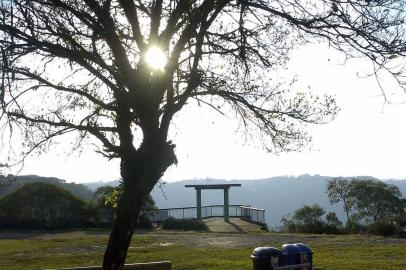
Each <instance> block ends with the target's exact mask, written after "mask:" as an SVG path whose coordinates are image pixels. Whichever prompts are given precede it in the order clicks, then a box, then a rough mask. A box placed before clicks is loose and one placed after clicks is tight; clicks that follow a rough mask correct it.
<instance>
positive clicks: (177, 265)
mask: <svg viewBox="0 0 406 270" xmlns="http://www.w3.org/2000/svg"><path fill="white" fill-rule="evenodd" d="M107 237H108V233H107V232H105V231H78V232H64V233H56V234H44V233H24V234H23V233H13V232H11V233H10V232H9V233H7V232H0V269H7V270H13V269H24V270H29V269H49V268H61V267H73V266H90V265H100V264H101V261H102V257H103V251H104V249H105V244H106V242H107ZM295 242H302V243H305V244H307V245H309V246H310V247H311V248H312V249H313V251H314V269H345V270H349V269H354V270H355V269H356V270H360V269H365V270H367V269H382V270H383V269H393V270H401V269H406V239H393V238H381V237H373V236H369V237H366V236H326V235H293V234H274V233H255V234H220V233H193V232H179V233H175V232H163V231H160V232H138V233H137V234H136V236H135V237H134V239H133V242H132V244H131V247H130V250H129V254H128V259H127V262H128V263H135V262H147V261H162V260H170V261H172V263H173V269H174V270H189V269H212V270H214V269H215V270H225V269H233V270H239V269H241V270H242V269H252V262H251V259H250V255H251V252H252V250H253V248H254V247H257V246H275V247H280V246H281V244H283V243H295Z"/></svg>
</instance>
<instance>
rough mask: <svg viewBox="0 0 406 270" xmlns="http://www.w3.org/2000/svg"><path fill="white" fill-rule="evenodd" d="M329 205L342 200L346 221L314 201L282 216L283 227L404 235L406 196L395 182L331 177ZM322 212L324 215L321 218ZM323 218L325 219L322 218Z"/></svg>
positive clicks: (328, 184) (304, 231) (304, 229)
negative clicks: (310, 204) (387, 182)
mask: <svg viewBox="0 0 406 270" xmlns="http://www.w3.org/2000/svg"><path fill="white" fill-rule="evenodd" d="M326 193H327V195H328V198H329V200H330V203H331V204H337V203H341V204H342V205H343V208H344V211H345V213H346V219H347V220H346V223H345V225H343V223H342V222H341V221H340V220H339V219H338V218H337V215H336V214H335V213H334V212H329V213H327V215H325V213H326V212H325V211H324V210H323V209H322V208H321V207H320V206H319V205H317V204H314V205H312V206H309V205H305V206H303V207H302V208H299V209H297V210H296V211H295V212H294V213H293V215H288V216H285V217H283V218H282V220H281V222H282V224H283V227H284V230H285V231H288V232H295V233H330V234H340V233H362V232H366V233H370V234H378V235H383V236H392V235H398V236H403V237H404V236H406V233H405V231H404V229H403V228H404V227H405V223H406V212H405V209H406V199H405V198H403V197H402V194H401V192H400V191H399V189H398V188H397V187H396V186H395V185H390V184H386V183H384V182H382V181H378V180H371V179H367V180H360V179H346V178H334V179H331V180H329V181H328V182H327V185H326ZM324 215H325V217H324ZM323 217H324V218H323Z"/></svg>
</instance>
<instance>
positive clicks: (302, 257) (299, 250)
mask: <svg viewBox="0 0 406 270" xmlns="http://www.w3.org/2000/svg"><path fill="white" fill-rule="evenodd" d="M282 252H283V253H284V265H286V266H287V265H292V266H293V265H298V267H295V268H291V269H294V270H312V268H313V252H312V250H311V249H310V248H309V247H308V246H306V245H305V244H302V243H297V244H285V245H283V246H282ZM299 265H300V266H299Z"/></svg>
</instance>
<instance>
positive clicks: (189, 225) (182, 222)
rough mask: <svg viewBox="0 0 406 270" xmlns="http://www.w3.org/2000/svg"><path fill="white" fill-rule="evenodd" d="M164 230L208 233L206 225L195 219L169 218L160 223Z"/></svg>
mask: <svg viewBox="0 0 406 270" xmlns="http://www.w3.org/2000/svg"><path fill="white" fill-rule="evenodd" d="M162 229H164V230H186V231H208V230H209V227H207V225H206V223H204V222H202V221H198V220H196V219H175V218H170V219H167V220H165V221H164V222H163V223H162Z"/></svg>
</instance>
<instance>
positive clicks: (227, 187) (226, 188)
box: [185, 184, 241, 222]
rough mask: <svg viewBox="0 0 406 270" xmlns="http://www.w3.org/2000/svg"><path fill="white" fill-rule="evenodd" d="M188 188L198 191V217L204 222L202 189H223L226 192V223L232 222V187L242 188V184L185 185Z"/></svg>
mask: <svg viewBox="0 0 406 270" xmlns="http://www.w3.org/2000/svg"><path fill="white" fill-rule="evenodd" d="M185 187H187V188H191V187H193V188H195V190H196V217H197V219H198V220H202V189H222V190H223V191H224V211H223V212H224V221H226V222H229V220H230V202H229V192H228V191H229V190H230V187H241V184H212V185H185Z"/></svg>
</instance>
